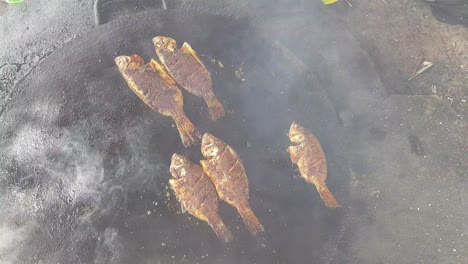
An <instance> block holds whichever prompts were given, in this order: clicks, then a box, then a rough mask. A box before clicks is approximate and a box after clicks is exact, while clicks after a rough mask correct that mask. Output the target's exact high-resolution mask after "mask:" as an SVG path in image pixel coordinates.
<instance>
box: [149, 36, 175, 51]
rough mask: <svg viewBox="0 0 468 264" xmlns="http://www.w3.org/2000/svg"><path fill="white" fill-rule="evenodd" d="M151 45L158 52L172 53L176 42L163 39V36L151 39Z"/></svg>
mask: <svg viewBox="0 0 468 264" xmlns="http://www.w3.org/2000/svg"><path fill="white" fill-rule="evenodd" d="M153 45H154V48H155V49H156V51H158V50H169V51H174V50H175V49H176V48H177V42H176V40H175V39H173V38H170V37H165V36H157V37H155V38H153Z"/></svg>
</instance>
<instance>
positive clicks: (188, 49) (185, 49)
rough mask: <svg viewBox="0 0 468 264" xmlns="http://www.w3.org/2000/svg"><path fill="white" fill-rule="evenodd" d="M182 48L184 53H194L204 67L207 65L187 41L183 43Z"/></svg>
mask: <svg viewBox="0 0 468 264" xmlns="http://www.w3.org/2000/svg"><path fill="white" fill-rule="evenodd" d="M180 50H181V51H182V52H184V53H187V54H190V55H192V56H193V57H194V58H195V59H196V60H197V61H198V63H200V64H201V65H203V67H205V64H203V62H202V61H201V60H200V58H199V57H198V55H197V52H195V50H193V49H192V47H191V46H190V45H189V44H188V43H187V42H184V44H182V47H181V48H180Z"/></svg>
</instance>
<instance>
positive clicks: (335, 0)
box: [322, 0, 339, 5]
mask: <svg viewBox="0 0 468 264" xmlns="http://www.w3.org/2000/svg"><path fill="white" fill-rule="evenodd" d="M338 1H339V0H322V2H323V3H324V4H326V5H329V4H333V3H336V2H338Z"/></svg>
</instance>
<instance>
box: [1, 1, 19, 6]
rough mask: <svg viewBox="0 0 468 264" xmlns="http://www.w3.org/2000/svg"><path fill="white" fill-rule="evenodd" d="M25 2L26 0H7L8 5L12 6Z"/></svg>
mask: <svg viewBox="0 0 468 264" xmlns="http://www.w3.org/2000/svg"><path fill="white" fill-rule="evenodd" d="M23 1H24V0H5V2H7V4H9V5H12V6H14V5H17V4H19V3H22V2H23Z"/></svg>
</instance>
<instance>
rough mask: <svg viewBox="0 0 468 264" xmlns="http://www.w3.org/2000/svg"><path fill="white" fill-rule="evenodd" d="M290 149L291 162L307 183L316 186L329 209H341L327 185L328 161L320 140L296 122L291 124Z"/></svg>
mask: <svg viewBox="0 0 468 264" xmlns="http://www.w3.org/2000/svg"><path fill="white" fill-rule="evenodd" d="M288 136H289V139H290V141H291V143H292V145H291V146H289V147H288V152H289V155H290V158H291V162H292V163H293V164H295V165H297V167H298V168H299V172H300V174H301V176H302V178H304V179H305V180H306V181H307V182H309V183H311V184H313V185H315V187H316V188H317V191H318V192H319V194H320V197H321V198H322V200H323V201H324V203H325V206H327V207H329V208H337V207H340V204H339V203H338V201H337V200H336V199H335V197H334V196H333V194H332V193H331V192H330V190H329V189H328V187H327V185H326V179H327V173H328V170H327V160H326V157H325V153H324V152H323V149H322V146H321V145H320V142H319V141H318V139H317V138H316V137H315V136H314V135H313V134H312V133H310V132H309V131H307V130H306V129H305V128H304V127H302V126H301V125H299V124H298V123H296V122H293V123H292V124H291V127H290V129H289V134H288Z"/></svg>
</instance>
